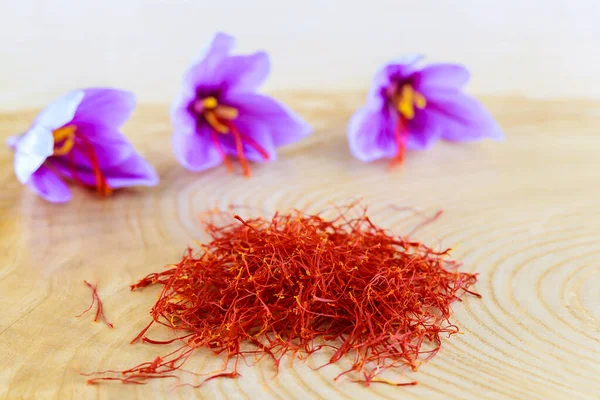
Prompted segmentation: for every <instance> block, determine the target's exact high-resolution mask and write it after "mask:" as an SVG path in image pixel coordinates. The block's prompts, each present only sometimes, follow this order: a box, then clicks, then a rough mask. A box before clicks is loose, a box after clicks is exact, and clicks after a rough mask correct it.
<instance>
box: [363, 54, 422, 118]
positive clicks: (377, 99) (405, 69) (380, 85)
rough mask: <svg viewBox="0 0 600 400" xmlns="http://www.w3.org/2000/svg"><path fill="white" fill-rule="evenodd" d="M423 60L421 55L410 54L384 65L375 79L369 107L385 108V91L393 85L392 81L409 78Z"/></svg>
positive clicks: (368, 102)
mask: <svg viewBox="0 0 600 400" xmlns="http://www.w3.org/2000/svg"><path fill="white" fill-rule="evenodd" d="M422 59H423V55H421V54H408V55H405V56H403V57H400V58H397V59H394V60H392V61H390V62H389V63H387V64H385V65H383V66H382V67H381V68H380V69H379V70H378V71H377V72H376V73H375V76H374V77H373V82H372V83H371V88H370V89H369V93H368V95H367V106H368V107H372V108H383V107H384V106H385V90H386V89H387V87H388V86H389V85H390V84H391V83H392V80H393V79H403V78H406V77H408V76H409V75H410V74H411V73H412V72H413V71H414V70H415V69H416V68H417V67H416V64H417V63H418V62H419V61H421V60H422Z"/></svg>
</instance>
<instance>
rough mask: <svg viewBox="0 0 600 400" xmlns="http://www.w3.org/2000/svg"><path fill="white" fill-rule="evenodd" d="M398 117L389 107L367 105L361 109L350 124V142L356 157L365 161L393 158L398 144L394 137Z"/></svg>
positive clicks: (351, 149)
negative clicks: (380, 107) (375, 107)
mask: <svg viewBox="0 0 600 400" xmlns="http://www.w3.org/2000/svg"><path fill="white" fill-rule="evenodd" d="M396 122H397V117H396V116H395V114H392V113H390V112H389V111H388V110H387V109H385V108H384V109H383V110H381V109H374V108H373V107H369V106H365V107H363V108H361V109H359V110H358V111H357V112H356V113H354V115H353V116H352V118H351V119H350V123H349V125H348V143H349V145H350V151H351V152H352V154H353V155H354V157H356V158H358V159H359V160H361V161H363V162H371V161H374V160H377V159H379V158H384V157H387V158H392V157H394V156H395V155H396V153H397V149H398V146H397V144H396V142H395V139H394V130H395V127H396Z"/></svg>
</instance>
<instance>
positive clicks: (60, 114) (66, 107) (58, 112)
mask: <svg viewBox="0 0 600 400" xmlns="http://www.w3.org/2000/svg"><path fill="white" fill-rule="evenodd" d="M84 96H85V95H84V92H83V91H82V90H73V91H71V92H69V93H67V94H65V95H63V96H61V97H59V98H58V99H57V100H56V101H54V102H53V103H50V104H49V105H48V106H47V107H46V108H45V109H44V110H42V112H41V113H39V114H38V116H37V117H36V119H35V122H34V126H36V125H38V126H42V127H44V128H46V129H47V130H49V131H50V132H52V131H54V130H56V129H58V128H60V127H62V126H64V125H66V124H68V123H69V122H71V121H72V120H73V117H74V116H75V113H76V111H77V108H78V107H79V105H80V104H81V101H82V100H83V97H84Z"/></svg>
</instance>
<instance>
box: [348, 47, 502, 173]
mask: <svg viewBox="0 0 600 400" xmlns="http://www.w3.org/2000/svg"><path fill="white" fill-rule="evenodd" d="M421 59H422V56H417V55H415V56H409V57H405V58H403V59H401V60H398V61H396V62H393V63H390V64H387V65H385V66H383V67H382V68H381V69H380V70H379V71H378V72H377V74H376V75H375V78H374V81H373V86H372V88H371V90H370V92H369V94H368V97H367V103H366V105H365V106H364V107H363V108H361V109H359V110H358V111H357V112H356V113H355V114H354V115H353V116H352V119H351V120H350V124H349V126H348V140H349V144H350V150H351V152H352V154H353V155H354V156H355V157H356V158H358V159H359V160H361V161H364V162H370V161H373V160H376V159H379V158H391V159H392V165H394V164H397V163H401V162H402V160H403V158H404V151H405V149H406V148H408V149H426V148H428V147H430V146H431V145H432V144H433V143H434V142H435V141H436V140H438V139H444V140H449V141H455V142H461V141H471V140H478V139H483V138H493V139H501V138H503V134H502V132H501V130H500V127H499V126H498V124H497V123H496V121H495V120H494V118H493V117H492V116H491V115H490V114H489V113H488V112H487V111H486V110H485V108H484V107H483V106H482V105H481V103H479V102H478V101H477V100H475V99H474V98H472V97H470V96H468V95H466V94H465V93H463V92H462V87H463V86H464V85H465V84H466V83H467V81H468V80H469V78H470V74H469V72H468V71H467V70H466V69H465V68H464V67H463V66H460V65H456V64H431V65H426V66H420V65H418V62H419V61H420V60H421Z"/></svg>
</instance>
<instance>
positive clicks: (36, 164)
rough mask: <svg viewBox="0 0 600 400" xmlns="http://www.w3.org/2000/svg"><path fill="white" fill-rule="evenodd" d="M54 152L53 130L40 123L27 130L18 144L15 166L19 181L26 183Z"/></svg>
mask: <svg viewBox="0 0 600 400" xmlns="http://www.w3.org/2000/svg"><path fill="white" fill-rule="evenodd" d="M53 152H54V137H53V136H52V132H51V131H49V130H47V129H46V128H44V127H42V126H39V125H38V126H34V127H33V128H32V129H30V130H29V131H27V132H26V133H25V135H23V136H22V137H21V139H20V140H19V141H18V142H17V144H16V152H15V159H14V168H15V174H16V175H17V179H18V180H19V182H21V183H26V182H27V181H28V180H29V179H30V177H31V176H32V175H33V173H34V172H35V171H37V170H38V168H40V167H41V166H42V164H43V163H44V162H45V161H46V159H47V158H48V157H50V156H51V155H52V153H53Z"/></svg>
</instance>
